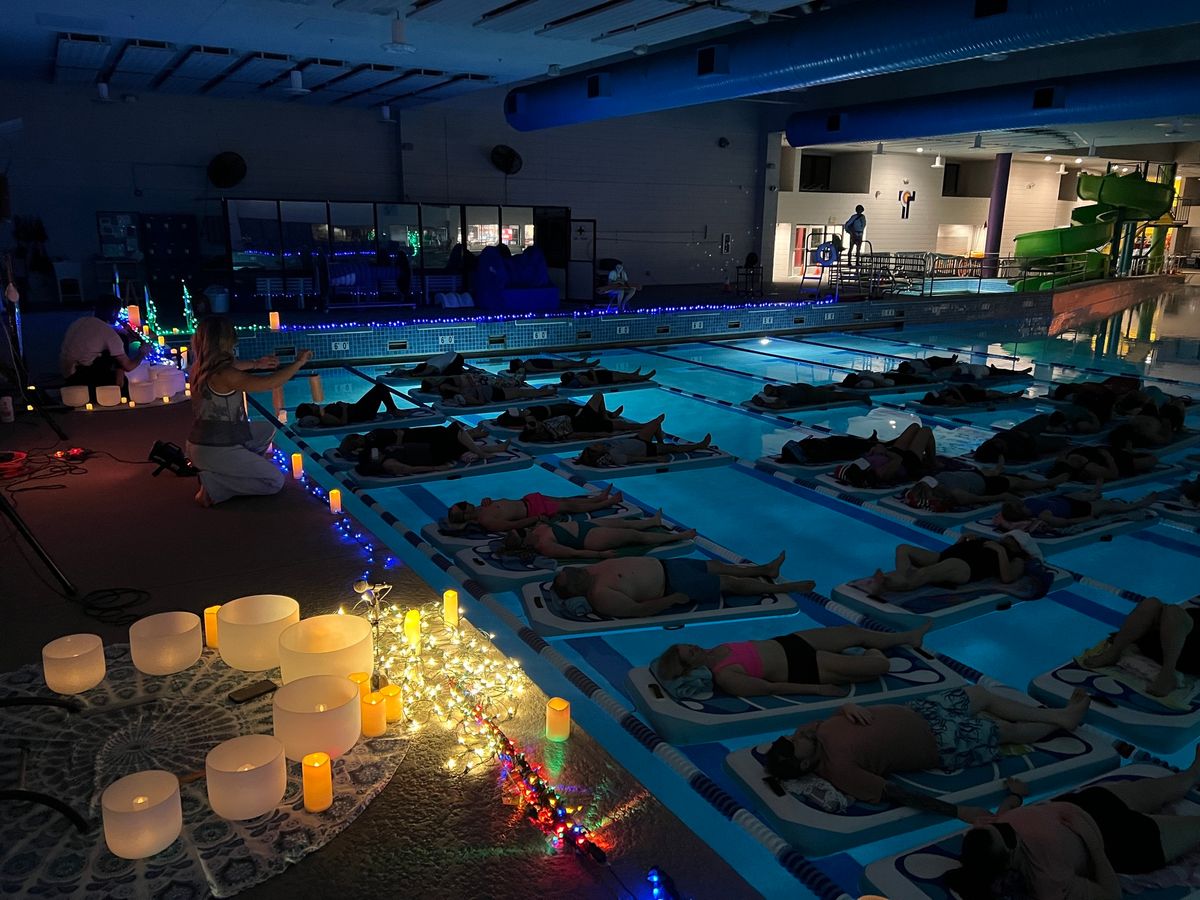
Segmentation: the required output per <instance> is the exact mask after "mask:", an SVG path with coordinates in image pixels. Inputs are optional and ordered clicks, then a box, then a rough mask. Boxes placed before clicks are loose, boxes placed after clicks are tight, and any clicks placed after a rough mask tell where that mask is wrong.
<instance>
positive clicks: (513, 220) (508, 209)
mask: <svg viewBox="0 0 1200 900" xmlns="http://www.w3.org/2000/svg"><path fill="white" fill-rule="evenodd" d="M533 238H534V233H533V207H532V206H505V207H504V208H503V209H501V210H500V242H501V243H502V244H507V245H508V246H509V248H510V249H511V250H512V252H513V253H520V252H522V251H523V250H525V249H526V248H528V247H532V246H533Z"/></svg>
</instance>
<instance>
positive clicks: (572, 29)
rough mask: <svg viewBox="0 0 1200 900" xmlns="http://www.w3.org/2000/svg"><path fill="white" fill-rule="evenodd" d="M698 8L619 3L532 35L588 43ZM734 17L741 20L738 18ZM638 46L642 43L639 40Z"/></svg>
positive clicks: (634, 0) (638, 0)
mask: <svg viewBox="0 0 1200 900" xmlns="http://www.w3.org/2000/svg"><path fill="white" fill-rule="evenodd" d="M700 8H701V7H688V6H682V5H681V4H679V3H669V2H667V0H631V2H629V3H620V4H616V5H613V6H610V7H607V8H603V9H600V10H598V11H597V12H595V13H593V14H591V15H586V16H582V17H580V18H576V19H569V20H566V21H562V19H563V18H565V17H560V20H559V21H551V20H547V21H546V22H545V23H544V24H543V25H542V27H541V28H540V29H538V30H537V31H535V32H534V33H535V34H540V35H547V36H550V37H554V38H557V39H559V40H591V39H592V38H594V37H596V35H599V34H605V33H607V32H612V31H616V30H617V29H618V28H622V27H625V26H627V25H636V24H638V23H639V22H646V21H649V20H651V19H657V18H658V17H660V16H666V15H673V16H675V17H676V18H683V19H686V18H687V17H688V16H691V15H695V14H696V13H695V12H694V11H693V10H697V9H700ZM736 18H745V17H744V16H738V17H735V19H736ZM641 43H645V42H644V41H642V42H641Z"/></svg>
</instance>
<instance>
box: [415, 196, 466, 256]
mask: <svg viewBox="0 0 1200 900" xmlns="http://www.w3.org/2000/svg"><path fill="white" fill-rule="evenodd" d="M460 210H461V207H459V206H426V205H424V204H422V205H421V252H422V253H423V254H424V257H425V260H424V262H425V268H426V269H427V270H430V269H432V270H445V269H446V268H447V267H448V265H449V262H450V251H451V250H452V249H453V248H454V245H455V244H461V243H462V239H463V236H462V225H461V221H462V215H461V211H460Z"/></svg>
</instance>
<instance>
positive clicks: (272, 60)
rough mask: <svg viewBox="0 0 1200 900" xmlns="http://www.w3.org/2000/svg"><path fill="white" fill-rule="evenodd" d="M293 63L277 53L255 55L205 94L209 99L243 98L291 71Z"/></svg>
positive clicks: (288, 58)
mask: <svg viewBox="0 0 1200 900" xmlns="http://www.w3.org/2000/svg"><path fill="white" fill-rule="evenodd" d="M294 64H295V61H294V60H292V59H291V58H290V57H287V56H283V55H282V54H278V53H256V54H254V55H253V56H251V57H250V58H249V59H248V60H246V62H244V63H242V65H240V66H238V67H237V68H236V69H234V70H232V71H231V72H229V74H228V75H226V76H225V77H224V78H222V79H221V80H220V81H218V82H217V83H216V84H215V85H213V86H212V87H211V88H209V89H208V91H207V92H206V93H207V94H208V96H210V97H244V96H246V95H247V94H251V93H254V92H255V91H257V90H258V89H259V88H260V87H262V85H264V84H266V83H267V82H269V81H272V80H274V79H275V78H277V77H278V76H279V75H280V74H281V73H283V72H286V71H287V70H288V69H291V68H292V67H293V65H294Z"/></svg>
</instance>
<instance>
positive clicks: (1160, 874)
mask: <svg viewBox="0 0 1200 900" xmlns="http://www.w3.org/2000/svg"><path fill="white" fill-rule="evenodd" d="M1169 774H1170V770H1168V769H1165V768H1163V767H1161V766H1156V765H1152V764H1150V763H1135V764H1134V765H1131V766H1126V767H1125V768H1123V769H1118V770H1116V771H1113V772H1109V773H1107V774H1105V775H1102V776H1100V777H1099V778H1095V779H1094V780H1092V781H1090V782H1088V784H1086V785H1084V787H1090V786H1092V785H1096V784H1104V783H1105V782H1111V781H1127V780H1132V779H1135V778H1159V777H1162V776H1163V775H1169ZM1022 777H1023V776H1022ZM1069 786H1070V785H1064V786H1063V790H1062V791H1060V792H1062V793H1065V789H1066V788H1067V787H1069ZM1172 811H1173V812H1174V813H1176V814H1179V815H1192V816H1194V815H1200V795H1198V794H1197V793H1196V792H1195V791H1192V792H1191V793H1190V794H1188V795H1187V797H1186V798H1184V799H1183V800H1182V801H1180V802H1179V803H1178V804H1175V805H1174V806H1173V807H1172ZM965 833H966V832H965V830H964V831H959V832H957V833H955V834H952V835H950V836H949V837H945V838H942V839H941V840H940V841H936V842H933V843H929V844H925V845H924V846H921V847H916V848H914V849H912V850H906V851H905V852H904V853H900V854H897V855H895V856H889V857H886V858H885V859H881V860H877V861H876V862H873V863H871V864H870V865H869V866H867V868H866V870H865V871H864V873H863V877H862V888H863V891H864V892H866V893H874V894H880V895H882V896H884V897H892V898H895V900H956V898H957V897H958V894H956V893H952V892H951V891H950V889H949V888H948V887H947V886H946V884H945V882H944V880H943V876H944V875H945V874H946V873H947V872H948V871H950V870H951V869H957V868H958V864H959V862H958V860H959V853H960V850H961V848H962V839H963V834H965ZM1198 864H1200V854H1197V853H1196V852H1195V851H1193V852H1192V853H1190V854H1188V855H1187V856H1185V857H1183V858H1182V859H1180V860H1178V861H1177V862H1176V864H1175V865H1170V866H1167V867H1166V868H1165V869H1160V870H1159V871H1157V872H1150V873H1147V874H1146V875H1121V876H1120V879H1121V887H1122V890H1123V893H1124V895H1125V896H1126V897H1137V898H1138V900H1184V898H1187V897H1195V896H1196V885H1195V867H1196V865H1198Z"/></svg>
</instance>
